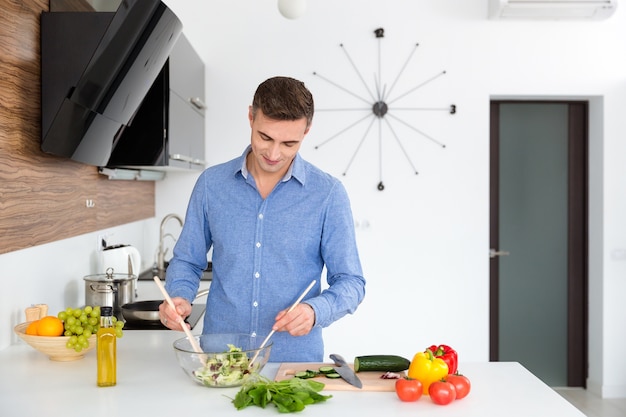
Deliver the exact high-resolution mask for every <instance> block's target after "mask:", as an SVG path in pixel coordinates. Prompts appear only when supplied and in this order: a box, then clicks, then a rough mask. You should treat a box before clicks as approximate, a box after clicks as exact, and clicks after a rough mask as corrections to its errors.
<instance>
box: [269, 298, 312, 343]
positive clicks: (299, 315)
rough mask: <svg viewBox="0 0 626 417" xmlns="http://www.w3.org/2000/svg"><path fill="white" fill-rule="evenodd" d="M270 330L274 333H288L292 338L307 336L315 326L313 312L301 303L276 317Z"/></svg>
mask: <svg viewBox="0 0 626 417" xmlns="http://www.w3.org/2000/svg"><path fill="white" fill-rule="evenodd" d="M275 320H276V322H275V323H274V326H273V327H272V329H273V330H274V331H276V332H289V334H290V335H292V336H304V335H306V334H309V332H310V331H311V329H312V328H313V325H314V324H315V311H313V307H311V306H310V305H308V304H307V303H301V304H298V305H297V306H296V308H294V309H293V310H292V311H290V312H289V313H287V310H283V311H281V312H280V313H278V315H276V319H275Z"/></svg>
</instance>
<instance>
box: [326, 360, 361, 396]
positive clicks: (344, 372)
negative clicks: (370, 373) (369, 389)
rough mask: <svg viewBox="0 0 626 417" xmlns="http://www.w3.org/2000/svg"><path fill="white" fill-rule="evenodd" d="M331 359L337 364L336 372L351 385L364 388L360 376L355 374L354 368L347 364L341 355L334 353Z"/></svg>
mask: <svg viewBox="0 0 626 417" xmlns="http://www.w3.org/2000/svg"><path fill="white" fill-rule="evenodd" d="M330 358H331V359H332V360H333V361H334V362H335V365H337V366H336V367H335V371H337V373H338V374H339V375H341V377H342V378H343V379H344V380H345V381H346V382H347V383H349V384H350V385H353V386H355V387H357V388H363V383H362V382H361V380H360V379H359V377H358V376H356V374H355V373H354V371H353V370H352V368H350V366H349V365H348V364H347V363H346V361H345V360H344V359H343V357H342V356H341V355H338V354H336V353H332V354H331V355H330Z"/></svg>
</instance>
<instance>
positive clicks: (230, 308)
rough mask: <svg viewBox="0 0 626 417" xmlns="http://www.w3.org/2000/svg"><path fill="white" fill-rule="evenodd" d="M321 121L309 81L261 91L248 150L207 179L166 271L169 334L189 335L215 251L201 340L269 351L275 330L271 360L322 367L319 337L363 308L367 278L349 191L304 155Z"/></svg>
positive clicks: (267, 85) (269, 85) (279, 82)
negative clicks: (250, 342)
mask: <svg viewBox="0 0 626 417" xmlns="http://www.w3.org/2000/svg"><path fill="white" fill-rule="evenodd" d="M313 111H314V105H313V97H312V95H311V93H310V92H309V90H308V89H307V88H306V87H305V86H304V83H302V82H301V81H298V80H295V79H293V78H288V77H274V78H270V79H268V80H266V81H265V82H263V83H261V84H260V85H259V87H258V88H257V91H256V92H255V94H254V99H253V103H252V105H251V106H250V108H249V112H248V119H249V121H250V128H251V142H250V145H249V146H248V147H247V149H246V150H245V151H244V153H243V155H242V156H240V157H239V158H236V159H233V160H231V161H229V162H226V163H224V164H220V165H217V166H213V167H210V168H208V169H206V170H205V171H204V172H203V173H202V174H201V175H200V177H199V178H198V181H197V183H196V185H195V187H194V190H193V192H192V194H191V198H190V201H189V206H188V208H187V214H186V217H185V224H184V227H183V230H182V232H181V234H180V237H179V239H178V241H177V243H176V246H175V247H174V256H173V258H172V260H171V261H170V264H169V267H168V269H167V280H166V289H167V291H168V293H169V294H170V296H171V297H172V299H173V301H174V304H175V305H176V310H177V312H175V311H173V309H171V308H170V307H169V306H168V305H167V303H163V304H162V305H161V306H160V316H161V320H162V322H163V323H164V324H165V325H166V326H167V327H169V328H170V329H178V330H181V327H180V324H178V321H177V314H180V315H182V316H183V317H186V316H188V315H189V314H190V313H191V305H190V301H191V300H193V298H194V297H195V294H196V291H197V289H198V286H199V282H200V281H199V279H200V276H201V274H202V270H203V269H205V267H206V265H207V252H208V251H209V249H210V248H211V247H212V248H213V254H212V262H213V280H212V282H211V289H210V292H209V296H208V299H207V310H206V314H205V316H204V322H203V332H204V333H246V334H250V335H252V336H255V337H259V338H260V339H259V343H261V341H262V340H263V339H262V338H265V336H266V335H267V334H269V333H270V332H271V330H272V329H273V330H275V331H276V333H275V334H274V335H273V336H272V338H271V342H272V343H273V346H272V351H271V356H270V361H272V362H307V361H311V362H321V361H323V359H324V358H323V356H324V345H323V340H322V328H323V327H327V326H329V325H330V324H331V323H333V322H334V321H336V320H338V319H339V318H341V317H343V316H344V315H346V314H348V313H353V312H354V311H355V310H356V309H357V307H358V305H359V304H360V303H361V301H362V300H363V297H364V295H365V279H364V278H363V276H362V275H363V273H362V269H361V263H360V260H359V255H358V251H357V247H356V241H355V235H354V223H353V219H352V213H351V209H350V202H349V199H348V196H347V193H346V191H345V189H344V187H343V185H342V184H341V183H340V182H339V181H338V180H337V179H336V178H333V177H331V176H330V175H328V174H326V173H324V172H322V171H321V170H320V169H318V168H316V167H315V166H313V165H311V164H310V163H308V162H306V161H305V160H303V159H302V158H301V157H300V155H299V154H298V150H299V149H300V146H301V145H302V141H303V139H304V137H305V136H306V134H307V133H308V132H309V129H310V128H311V122H312V120H313ZM324 267H326V271H327V277H326V280H327V283H328V288H326V289H325V290H324V291H322V288H321V283H320V276H321V273H322V270H323V268H324ZM313 280H317V282H316V284H315V286H314V287H313V289H312V290H311V291H310V292H309V293H308V294H307V296H306V297H305V298H304V300H303V301H302V302H301V303H300V304H299V305H298V306H297V307H296V308H295V309H293V310H292V311H291V312H287V309H288V308H289V307H290V306H291V305H292V304H293V303H294V301H296V299H297V298H298V296H299V295H300V294H301V293H302V292H303V291H304V290H305V289H306V288H307V286H308V285H309V284H310V283H311V281H313Z"/></svg>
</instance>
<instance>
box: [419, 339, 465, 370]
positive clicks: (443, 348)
mask: <svg viewBox="0 0 626 417" xmlns="http://www.w3.org/2000/svg"><path fill="white" fill-rule="evenodd" d="M426 350H430V351H431V352H432V354H433V356H434V357H436V358H441V359H443V361H444V362H445V363H446V364H447V365H448V373H449V374H455V373H456V371H457V368H458V366H459V358H458V355H457V353H456V350H454V349H452V348H451V347H450V346H447V345H439V346H437V345H432V346H431V347H429V348H427V349H426Z"/></svg>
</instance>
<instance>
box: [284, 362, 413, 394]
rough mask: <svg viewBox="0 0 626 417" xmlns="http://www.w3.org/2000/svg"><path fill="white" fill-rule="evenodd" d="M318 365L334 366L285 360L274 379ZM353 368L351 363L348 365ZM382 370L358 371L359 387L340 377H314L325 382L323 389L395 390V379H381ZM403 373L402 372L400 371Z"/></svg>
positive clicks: (291, 376)
mask: <svg viewBox="0 0 626 417" xmlns="http://www.w3.org/2000/svg"><path fill="white" fill-rule="evenodd" d="M320 366H335V364H333V363H317V362H294V363H289V362H285V363H283V364H281V365H280V367H279V368H278V372H276V378H275V380H276V381H282V380H284V379H290V378H293V376H294V375H295V373H296V372H300V371H306V370H307V369H310V370H315V371H316V370H318V369H319V368H320ZM350 367H351V368H353V366H352V365H350ZM383 374H384V372H359V373H357V374H356V376H358V377H359V379H360V380H361V382H363V388H361V389H359V388H357V387H354V386H352V385H350V384H348V383H347V382H346V381H345V380H343V379H342V378H336V379H333V378H326V377H325V376H323V375H320V376H318V377H315V380H316V381H319V382H322V383H324V384H326V387H325V388H324V390H328V391H395V389H396V388H395V384H396V380H395V379H381V377H380V376H381V375H383ZM400 375H404V373H400Z"/></svg>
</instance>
